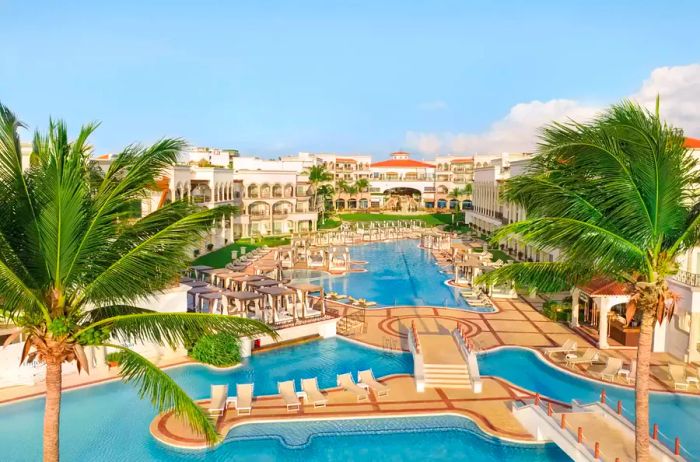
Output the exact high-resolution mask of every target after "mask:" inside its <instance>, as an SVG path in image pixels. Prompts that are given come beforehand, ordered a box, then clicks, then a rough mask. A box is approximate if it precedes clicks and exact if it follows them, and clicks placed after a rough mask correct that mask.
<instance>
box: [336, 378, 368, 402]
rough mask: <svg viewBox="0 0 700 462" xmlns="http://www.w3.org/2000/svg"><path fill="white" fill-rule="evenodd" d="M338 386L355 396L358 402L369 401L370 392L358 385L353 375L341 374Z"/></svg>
mask: <svg viewBox="0 0 700 462" xmlns="http://www.w3.org/2000/svg"><path fill="white" fill-rule="evenodd" d="M338 386H339V387H343V390H345V391H349V392H350V393H352V394H354V395H355V396H356V397H357V400H358V401H364V400H366V399H369V392H368V391H367V389H366V388H363V387H361V386H359V385H358V384H356V383H355V380H354V379H353V378H352V375H351V374H339V375H338ZM365 386H366V385H365Z"/></svg>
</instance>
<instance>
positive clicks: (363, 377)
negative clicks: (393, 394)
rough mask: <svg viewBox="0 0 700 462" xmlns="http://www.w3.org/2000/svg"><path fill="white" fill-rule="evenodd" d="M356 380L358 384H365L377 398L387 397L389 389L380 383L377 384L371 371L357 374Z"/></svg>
mask: <svg viewBox="0 0 700 462" xmlns="http://www.w3.org/2000/svg"><path fill="white" fill-rule="evenodd" d="M357 378H358V380H359V382H361V383H364V384H366V385H367V386H368V387H369V389H370V390H372V391H373V392H374V394H375V395H377V397H380V396H389V387H388V386H387V385H384V384H383V383H381V382H378V381H377V379H375V378H374V374H373V373H372V369H367V370H366V371H360V372H358V373H357Z"/></svg>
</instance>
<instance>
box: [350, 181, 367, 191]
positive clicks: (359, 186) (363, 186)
mask: <svg viewBox="0 0 700 462" xmlns="http://www.w3.org/2000/svg"><path fill="white" fill-rule="evenodd" d="M353 186H354V187H355V190H356V191H357V192H365V191H367V189H368V188H369V180H368V179H367V178H359V179H358V180H357V181H355V184H354V185H353Z"/></svg>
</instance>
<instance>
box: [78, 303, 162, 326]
mask: <svg viewBox="0 0 700 462" xmlns="http://www.w3.org/2000/svg"><path fill="white" fill-rule="evenodd" d="M144 313H154V311H153V310H149V309H146V308H139V307H137V306H131V305H111V306H102V307H99V308H94V309H92V310H88V311H86V312H85V314H84V315H83V316H82V317H81V319H80V324H82V325H90V324H93V323H96V322H99V321H103V320H105V319H109V318H114V317H115V316H125V315H130V314H144Z"/></svg>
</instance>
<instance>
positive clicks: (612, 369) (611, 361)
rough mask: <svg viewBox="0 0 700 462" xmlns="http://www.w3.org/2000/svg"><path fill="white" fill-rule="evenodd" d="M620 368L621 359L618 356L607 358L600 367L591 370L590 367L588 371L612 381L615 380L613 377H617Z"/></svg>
mask: <svg viewBox="0 0 700 462" xmlns="http://www.w3.org/2000/svg"><path fill="white" fill-rule="evenodd" d="M596 367H597V366H596ZM620 369H622V360H621V359H620V358H608V360H607V362H606V363H605V366H604V367H603V368H602V369H598V370H593V368H591V369H589V372H591V373H592V374H596V375H599V376H600V378H601V379H603V380H610V381H611V382H612V381H614V380H615V377H617V374H618V373H619V372H620Z"/></svg>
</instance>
